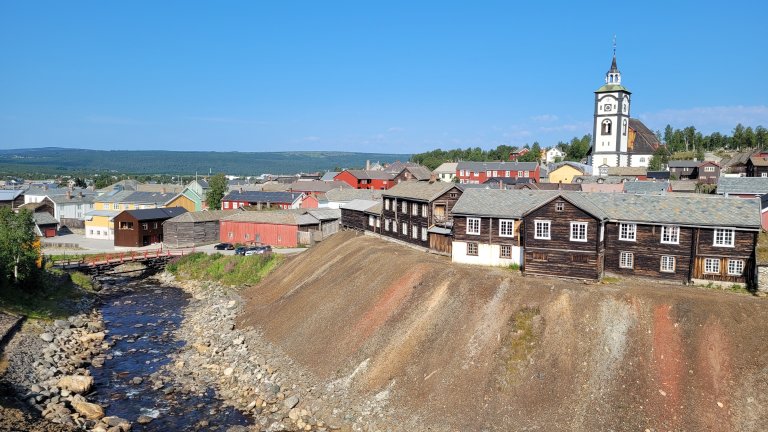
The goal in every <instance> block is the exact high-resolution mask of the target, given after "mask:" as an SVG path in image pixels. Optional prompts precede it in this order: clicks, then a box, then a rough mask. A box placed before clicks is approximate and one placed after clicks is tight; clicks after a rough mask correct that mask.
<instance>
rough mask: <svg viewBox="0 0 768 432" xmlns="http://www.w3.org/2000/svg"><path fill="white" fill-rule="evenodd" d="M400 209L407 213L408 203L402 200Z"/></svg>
mask: <svg viewBox="0 0 768 432" xmlns="http://www.w3.org/2000/svg"><path fill="white" fill-rule="evenodd" d="M400 211H402V212H403V213H408V203H407V202H405V201H402V202H401V204H400Z"/></svg>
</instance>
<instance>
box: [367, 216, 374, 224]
mask: <svg viewBox="0 0 768 432" xmlns="http://www.w3.org/2000/svg"><path fill="white" fill-rule="evenodd" d="M375 223H376V221H375V220H374V219H373V215H368V225H370V226H373V225H374V224H375Z"/></svg>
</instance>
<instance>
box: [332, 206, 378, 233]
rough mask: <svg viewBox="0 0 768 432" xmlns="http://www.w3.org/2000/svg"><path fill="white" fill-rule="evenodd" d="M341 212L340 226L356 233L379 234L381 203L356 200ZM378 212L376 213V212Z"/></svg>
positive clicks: (342, 208)
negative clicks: (369, 232)
mask: <svg viewBox="0 0 768 432" xmlns="http://www.w3.org/2000/svg"><path fill="white" fill-rule="evenodd" d="M340 210H341V226H343V227H344V228H347V229H353V230H357V231H371V232H381V201H380V200H379V201H373V200H364V199H356V200H352V201H350V202H349V203H347V204H345V205H344V206H343V207H341V208H340ZM377 210H378V211H377Z"/></svg>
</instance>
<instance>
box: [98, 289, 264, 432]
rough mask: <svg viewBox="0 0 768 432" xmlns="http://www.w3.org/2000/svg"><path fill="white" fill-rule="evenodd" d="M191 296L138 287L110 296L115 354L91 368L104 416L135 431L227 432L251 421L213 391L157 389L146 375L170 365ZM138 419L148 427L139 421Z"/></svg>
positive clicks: (108, 323)
mask: <svg viewBox="0 0 768 432" xmlns="http://www.w3.org/2000/svg"><path fill="white" fill-rule="evenodd" d="M188 301H189V296H188V295H187V294H186V293H184V292H183V291H182V290H180V289H178V288H174V287H168V286H160V285H152V284H138V285H136V286H134V287H132V288H130V289H128V290H124V291H123V292H121V294H116V295H115V296H111V297H110V298H109V299H108V300H107V301H105V302H104V305H103V306H102V308H101V311H102V314H103V317H104V322H105V327H106V329H108V330H109V334H108V335H107V339H106V340H107V341H109V342H112V343H113V345H112V347H111V348H110V349H109V350H108V351H107V352H106V353H105V354H107V355H111V356H112V358H111V359H110V358H108V359H107V360H106V361H105V362H104V366H103V367H101V368H91V374H92V375H93V378H94V387H95V395H94V396H95V399H96V402H97V403H99V404H101V405H102V406H104V407H105V411H106V415H108V416H118V417H121V418H124V419H126V420H128V421H131V422H133V428H132V430H138V431H181V430H195V429H201V430H226V428H227V427H229V426H234V425H247V424H249V423H250V422H251V421H250V419H249V418H248V417H245V416H244V415H243V414H241V413H240V412H239V411H237V410H235V409H234V408H232V407H223V406H222V403H221V401H219V400H218V399H216V398H215V392H214V390H213V389H209V390H208V391H207V392H206V394H205V395H203V396H199V395H192V394H184V393H181V392H180V393H177V392H170V391H168V388H170V386H169V385H168V384H166V387H162V388H159V389H157V388H153V385H152V383H151V380H149V379H148V377H149V376H150V375H151V374H152V373H153V372H155V371H157V370H158V369H159V368H161V367H162V366H163V365H165V364H167V363H169V362H170V361H171V359H170V355H171V354H173V353H174V352H176V351H178V350H179V349H180V348H181V347H182V346H183V345H184V342H183V341H181V340H178V339H176V337H175V336H174V332H175V330H176V329H178V327H179V324H180V323H181V321H182V319H183V308H184V306H186V304H187V302H188ZM135 378H140V379H141V382H139V380H135ZM140 415H146V416H150V417H153V418H154V420H152V421H151V422H150V423H148V424H145V425H141V424H138V423H135V421H136V419H137V418H138V417H139V416H140Z"/></svg>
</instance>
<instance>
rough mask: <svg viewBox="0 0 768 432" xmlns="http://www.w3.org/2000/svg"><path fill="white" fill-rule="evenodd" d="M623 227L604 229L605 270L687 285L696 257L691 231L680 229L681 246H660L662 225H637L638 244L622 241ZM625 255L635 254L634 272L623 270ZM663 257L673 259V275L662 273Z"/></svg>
mask: <svg viewBox="0 0 768 432" xmlns="http://www.w3.org/2000/svg"><path fill="white" fill-rule="evenodd" d="M619 230H620V223H615V222H610V223H606V226H605V270H606V271H608V272H611V273H615V274H619V275H624V276H639V277H648V278H656V279H665V280H677V281H681V282H686V281H688V280H689V278H690V268H691V256H692V253H693V232H694V229H693V228H690V227H680V236H679V243H678V244H666V243H661V231H662V227H661V226H660V225H641V224H638V225H637V231H636V239H635V241H628V240H619ZM622 252H630V253H632V254H633V262H634V265H633V268H622V267H621V265H620V262H619V261H620V256H621V253H622ZM662 256H671V257H674V261H675V269H674V271H673V272H662V271H661V260H662Z"/></svg>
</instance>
